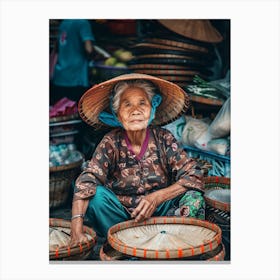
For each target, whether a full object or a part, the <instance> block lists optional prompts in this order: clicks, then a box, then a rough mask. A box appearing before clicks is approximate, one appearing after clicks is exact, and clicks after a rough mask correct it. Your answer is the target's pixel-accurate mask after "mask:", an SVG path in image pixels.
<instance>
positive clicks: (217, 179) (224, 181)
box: [203, 176, 231, 186]
mask: <svg viewBox="0 0 280 280" xmlns="http://www.w3.org/2000/svg"><path fill="white" fill-rule="evenodd" d="M203 180H204V184H205V185H207V184H210V183H218V184H225V185H229V186H230V181H231V180H230V178H229V177H222V176H207V177H204V178H203Z"/></svg>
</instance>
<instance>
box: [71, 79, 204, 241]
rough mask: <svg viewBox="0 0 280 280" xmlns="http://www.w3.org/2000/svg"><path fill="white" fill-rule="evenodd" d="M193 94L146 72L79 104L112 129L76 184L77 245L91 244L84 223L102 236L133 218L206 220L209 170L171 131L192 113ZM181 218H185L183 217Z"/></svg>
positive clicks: (114, 82) (93, 92)
mask: <svg viewBox="0 0 280 280" xmlns="http://www.w3.org/2000/svg"><path fill="white" fill-rule="evenodd" d="M188 106H189V97H188V95H187V94H186V93H185V92H184V91H183V90H182V89H181V88H180V87H179V86H177V85H175V84H173V83H171V82H168V81H165V80H163V79H160V78H157V77H153V76H150V75H144V74H126V75H121V76H118V77H116V78H113V79H111V80H108V81H105V82H103V83H100V84H98V85H95V86H93V87H92V88H91V89H89V90H88V91H87V92H86V93H85V94H84V95H83V96H82V98H81V99H80V101H79V113H80V115H81V117H82V119H83V120H84V121H85V122H86V123H88V124H89V125H92V126H102V125H105V126H106V125H107V126H109V127H112V128H114V129H112V130H111V131H110V132H109V133H107V134H106V135H105V136H104V138H103V139H102V140H101V142H100V143H99V145H98V146H97V148H96V150H95V152H94V154H93V156H92V158H91V160H89V161H88V162H87V163H86V164H85V166H84V169H83V171H82V173H81V174H80V176H79V177H78V178H77V180H76V186H75V190H74V197H73V204H72V219H71V220H72V222H71V242H70V244H71V245H76V244H79V243H80V242H85V241H86V240H87V238H86V236H85V234H84V233H83V229H82V228H83V219H84V216H85V215H87V218H88V221H89V223H90V224H91V226H92V227H93V229H94V230H95V231H96V232H97V234H98V236H100V237H103V238H104V237H105V238H106V237H107V232H108V230H109V228H110V227H112V226H113V225H115V224H117V223H119V222H123V221H126V220H130V219H135V221H136V222H141V221H143V220H145V219H148V218H149V217H152V216H167V215H168V216H174V215H175V212H176V211H177V212H178V209H179V208H180V207H182V206H187V207H188V211H185V212H184V213H182V215H184V216H188V217H194V218H198V219H205V201H204V198H203V194H204V183H203V176H204V173H203V171H202V169H201V168H200V166H199V164H198V163H197V162H196V161H195V160H194V159H192V158H190V157H188V155H187V153H186V152H185V151H184V149H183V148H182V147H181V146H180V145H179V143H178V142H177V141H176V139H175V137H174V136H173V135H172V134H171V132H169V131H168V130H165V129H163V128H162V127H160V126H161V125H163V124H166V123H168V122H170V121H172V120H174V119H176V118H177V117H179V115H180V114H181V113H182V112H184V110H186V109H187V108H188ZM179 215H180V214H179Z"/></svg>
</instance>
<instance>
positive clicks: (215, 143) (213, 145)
mask: <svg viewBox="0 0 280 280" xmlns="http://www.w3.org/2000/svg"><path fill="white" fill-rule="evenodd" d="M207 148H208V150H209V151H211V152H214V153H216V154H219V155H222V156H224V155H225V154H226V152H227V150H228V148H229V141H228V140H227V139H225V138H220V139H213V140H210V141H209V142H208V143H207Z"/></svg>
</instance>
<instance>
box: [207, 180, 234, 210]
mask: <svg viewBox="0 0 280 280" xmlns="http://www.w3.org/2000/svg"><path fill="white" fill-rule="evenodd" d="M204 182H205V185H204V187H205V190H206V192H205V195H204V198H205V202H206V204H208V205H209V206H211V207H213V208H215V209H219V210H221V211H225V212H230V201H228V199H230V178H227V177H219V176H209V177H206V178H204Z"/></svg>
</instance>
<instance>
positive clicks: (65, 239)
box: [49, 218, 97, 260]
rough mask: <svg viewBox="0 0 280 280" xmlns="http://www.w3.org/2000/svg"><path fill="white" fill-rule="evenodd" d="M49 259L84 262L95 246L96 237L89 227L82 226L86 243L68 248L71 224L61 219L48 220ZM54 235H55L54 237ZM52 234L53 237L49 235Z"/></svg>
mask: <svg viewBox="0 0 280 280" xmlns="http://www.w3.org/2000/svg"><path fill="white" fill-rule="evenodd" d="M49 227H50V237H49V259H50V260H86V259H88V257H89V255H90V253H91V249H92V248H93V247H94V246H95V244H96V241H97V235H96V233H95V231H94V230H92V229H91V228H90V227H87V226H83V232H84V233H85V234H86V236H87V238H88V241H87V242H86V243H80V244H79V245H77V246H73V247H70V246H69V242H70V232H71V230H70V227H71V222H70V221H66V220H63V219H55V218H50V219H49ZM54 233H55V235H54ZM51 234H53V235H51Z"/></svg>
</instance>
